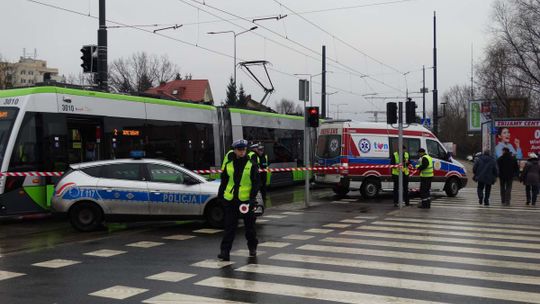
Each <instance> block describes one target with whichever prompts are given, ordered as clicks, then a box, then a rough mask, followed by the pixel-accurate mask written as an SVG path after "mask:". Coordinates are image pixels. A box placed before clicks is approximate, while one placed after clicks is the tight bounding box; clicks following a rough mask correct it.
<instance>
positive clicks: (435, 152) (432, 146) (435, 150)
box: [426, 139, 446, 159]
mask: <svg viewBox="0 0 540 304" xmlns="http://www.w3.org/2000/svg"><path fill="white" fill-rule="evenodd" d="M426 144H427V150H428V154H429V155H431V157H435V158H438V159H445V158H446V152H445V151H444V149H443V147H441V145H439V143H438V142H436V141H434V140H430V139H428V140H426Z"/></svg>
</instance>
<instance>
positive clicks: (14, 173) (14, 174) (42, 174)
mask: <svg viewBox="0 0 540 304" xmlns="http://www.w3.org/2000/svg"><path fill="white" fill-rule="evenodd" d="M62 174H64V172H37V171H28V172H0V176H62Z"/></svg>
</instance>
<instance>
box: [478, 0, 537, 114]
mask: <svg viewBox="0 0 540 304" xmlns="http://www.w3.org/2000/svg"><path fill="white" fill-rule="evenodd" d="M493 20H494V24H492V26H491V28H492V42H491V45H490V46H489V47H488V48H487V50H486V54H485V59H484V60H483V62H482V63H481V64H480V66H479V69H478V72H477V74H478V79H479V86H480V91H481V93H482V94H483V96H484V97H485V98H488V99H491V100H494V101H496V103H497V106H498V115H500V116H503V117H504V116H508V115H509V113H510V112H511V109H510V108H511V103H510V102H509V100H510V99H512V98H515V97H520V98H528V99H529V100H530V101H532V102H530V107H529V111H528V113H529V115H530V116H532V117H537V116H538V115H540V113H539V112H538V111H539V106H540V103H539V96H540V1H539V0H504V1H503V0H498V1H497V2H495V4H494V6H493Z"/></svg>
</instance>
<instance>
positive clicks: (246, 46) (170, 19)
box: [0, 0, 493, 119]
mask: <svg viewBox="0 0 540 304" xmlns="http://www.w3.org/2000/svg"><path fill="white" fill-rule="evenodd" d="M0 1H1V2H2V12H3V14H2V18H0V28H1V29H2V30H1V31H0V41H1V42H2V43H1V44H0V54H2V56H3V57H4V58H5V59H8V60H10V61H15V60H17V59H18V58H19V56H21V55H22V53H23V48H26V51H27V52H28V53H33V51H34V49H37V55H38V58H39V59H44V60H47V61H48V65H49V66H51V67H56V68H58V69H59V70H60V74H64V75H66V76H67V75H69V74H77V73H79V71H80V70H81V68H80V56H81V54H80V51H79V50H80V48H81V46H82V45H84V44H95V43H96V42H97V27H98V21H97V20H96V19H93V18H91V17H88V16H81V15H77V14H73V13H69V12H66V11H62V10H58V9H54V8H50V7H46V6H43V5H40V4H37V3H35V2H33V1H26V0H19V1H11V0H9V1H8V0H0ZM202 1H203V0H196V1H195V0H156V1H142V0H107V19H108V20H109V21H115V22H121V23H124V24H129V25H141V24H184V26H183V27H181V28H179V29H177V30H167V31H161V32H159V33H161V34H162V35H164V36H167V37H170V38H174V39H176V40H172V39H169V38H167V37H164V36H160V35H155V34H152V33H148V32H144V31H140V30H137V29H133V28H122V29H113V28H111V29H109V31H108V35H109V36H108V38H109V40H108V41H109V42H108V43H109V62H110V61H112V60H113V59H116V58H119V57H125V56H129V55H131V54H132V53H134V52H137V51H146V52H148V53H152V54H158V55H162V54H166V55H167V56H169V58H170V59H171V60H172V61H173V62H175V63H176V64H178V65H179V66H180V68H181V72H182V73H183V74H185V73H190V74H192V75H193V78H194V79H209V80H210V84H211V87H212V92H213V95H214V99H215V103H216V104H220V103H221V102H222V101H223V100H224V99H225V88H226V85H227V83H228V79H229V77H230V76H231V75H232V73H233V59H232V54H233V38H232V35H231V34H224V35H208V34H206V33H207V32H208V31H226V30H234V31H236V32H240V31H242V30H243V29H248V28H250V27H252V26H254V25H253V24H252V23H250V22H247V21H245V20H242V19H240V20H238V19H237V18H236V17H234V16H233V15H236V16H241V17H245V18H246V19H252V18H253V17H255V16H277V15H280V14H281V15H285V14H287V15H288V16H287V17H285V18H283V19H281V20H279V21H276V20H267V21H260V22H258V25H259V28H258V29H256V30H255V31H253V32H249V33H245V34H243V35H240V36H238V37H237V56H238V61H242V60H267V61H269V62H270V63H271V68H272V69H271V70H270V71H269V72H270V77H271V79H272V81H273V83H274V86H275V92H274V94H273V95H272V96H271V98H270V100H269V102H268V103H267V104H269V105H271V106H273V105H274V104H275V102H277V101H279V100H280V99H281V98H288V99H291V100H295V101H297V100H298V89H297V86H298V79H297V78H296V77H300V76H294V75H293V74H295V73H310V74H318V73H320V72H321V62H320V55H319V54H318V53H320V51H321V46H322V45H326V48H327V57H328V67H327V69H328V70H330V71H333V73H331V74H328V78H327V79H328V80H327V82H328V85H329V86H331V87H333V88H328V89H327V92H328V93H333V92H336V91H337V93H335V94H333V95H331V96H330V100H329V101H330V110H331V111H332V112H335V111H336V108H337V107H335V106H333V105H336V104H343V105H342V106H340V107H339V108H340V111H341V112H342V113H341V115H340V117H347V118H353V119H366V118H367V117H368V116H369V115H366V114H363V113H365V112H366V111H372V110H384V109H385V102H386V101H384V100H382V99H366V98H369V97H370V96H374V97H381V96H404V91H405V90H406V87H408V88H409V91H410V92H417V91H419V89H420V88H421V87H422V73H421V68H422V65H425V66H426V67H428V68H429V67H431V66H432V65H433V56H432V54H433V49H432V48H433V11H437V32H438V33H437V34H438V43H437V44H438V54H439V58H438V63H439V78H438V79H439V91H440V94H439V96H441V95H442V93H444V91H445V90H446V89H448V88H449V87H451V86H453V85H456V84H468V83H469V82H470V69H471V46H472V45H474V57H475V60H478V59H479V58H481V56H482V53H483V50H484V48H485V46H486V44H487V43H488V41H489V33H488V26H489V16H490V13H491V6H492V3H493V0H410V1H396V0H335V1H324V0H294V1H293V0H277V1H275V0H251V1H248V0H205V2H206V4H207V6H202V5H199V4H197V3H198V2H200V3H202ZM39 2H42V3H46V4H51V5H54V6H58V7H62V8H66V9H69V10H73V11H77V12H81V13H84V14H86V15H88V14H90V15H92V16H97V15H98V0H39ZM280 3H281V4H282V5H280ZM189 4H191V5H192V6H191V5H189ZM372 4H379V5H372ZM193 6H195V7H199V8H200V9H197V8H195V7H193ZM209 6H212V7H214V8H217V9H220V10H222V11H218V10H215V9H214V8H212V7H209ZM352 6H362V7H356V8H348V9H341V10H328V11H324V12H313V11H318V10H325V9H330V8H340V7H352ZM289 9H291V10H292V11H294V12H296V13H300V15H301V16H302V17H303V18H305V19H303V18H302V17H299V16H298V15H295V14H293V13H291V10H289ZM205 11H207V12H210V13H212V14H215V15H216V16H217V17H216V16H212V15H210V14H208V13H207V12H205ZM305 12H311V13H305ZM227 13H230V14H227ZM231 14H232V15H231ZM223 19H226V20H229V21H224V20H223ZM230 19H235V20H230ZM306 19H307V20H306ZM207 21H215V22H207ZM308 21H310V22H311V23H309V22H308ZM108 25H113V24H112V23H109V24H108ZM158 28H159V27H158ZM319 28H322V29H324V30H325V31H327V32H328V33H330V34H331V35H329V34H327V33H324V32H323V31H321V29H319ZM145 29H146V30H147V31H150V32H152V31H153V30H154V29H155V28H145ZM285 37H286V38H287V39H286V38H285ZM178 40H181V41H185V42H188V43H190V44H195V45H198V46H201V47H204V48H208V49H210V50H212V51H216V52H219V53H221V54H223V55H219V54H216V53H213V52H210V51H207V50H205V49H203V48H197V47H196V46H192V45H189V44H185V43H182V42H180V41H178ZM346 44H348V45H349V46H347V45H346ZM336 61H337V63H336ZM398 71H399V72H398ZM407 72H409V73H407ZM237 73H238V83H242V84H243V85H244V86H245V88H246V91H247V93H248V94H251V95H252V96H253V98H254V99H256V100H258V99H260V98H261V97H262V96H263V91H262V89H261V88H259V87H258V86H257V84H256V83H255V82H254V81H253V80H251V79H250V78H248V77H247V75H246V74H245V73H244V72H242V71H241V70H238V72H237ZM402 73H407V75H406V77H404V76H403V74H402ZM362 75H369V77H362ZM405 78H406V80H407V81H405ZM313 80H314V87H313V99H314V105H320V94H317V93H318V92H320V91H321V90H320V77H318V76H317V77H314V79H313ZM432 80H433V73H432V70H427V71H426V86H427V87H428V88H429V89H430V90H431V89H432V88H433V85H432V83H433V81H432ZM374 94H377V95H374ZM362 95H367V96H362ZM415 100H416V101H417V102H418V103H420V104H421V102H422V101H421V98H418V99H415ZM394 101H395V100H394ZM297 102H298V101H297ZM431 102H432V99H431V94H429V96H428V99H427V103H428V108H429V110H430V109H431V106H429V105H430V104H431ZM298 104H300V102H298ZM419 110H421V108H419Z"/></svg>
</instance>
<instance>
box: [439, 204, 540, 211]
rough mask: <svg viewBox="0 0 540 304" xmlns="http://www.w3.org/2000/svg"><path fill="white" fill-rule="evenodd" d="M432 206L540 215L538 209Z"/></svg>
mask: <svg viewBox="0 0 540 304" xmlns="http://www.w3.org/2000/svg"><path fill="white" fill-rule="evenodd" d="M431 205H432V206H434V207H437V208H448V209H456V208H459V209H467V210H482V211H506V212H508V211H511V212H530V213H540V210H536V209H528V208H523V209H512V208H498V207H492V206H489V207H487V206H486V207H480V206H478V207H473V206H471V207H469V206H463V205H459V206H458V205H449V204H439V203H431Z"/></svg>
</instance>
